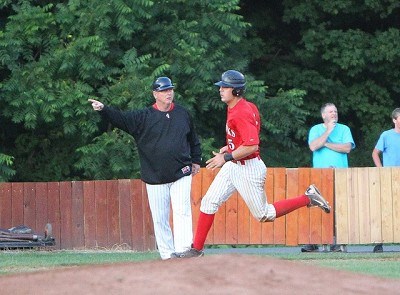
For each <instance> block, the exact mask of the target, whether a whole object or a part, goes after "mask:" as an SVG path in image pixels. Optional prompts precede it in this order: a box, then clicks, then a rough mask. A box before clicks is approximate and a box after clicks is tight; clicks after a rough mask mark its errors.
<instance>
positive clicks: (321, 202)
mask: <svg viewBox="0 0 400 295" xmlns="http://www.w3.org/2000/svg"><path fill="white" fill-rule="evenodd" d="M215 85H216V86H219V94H220V96H221V100H222V101H223V102H224V103H226V104H227V106H228V108H227V111H228V115H227V122H226V146H224V147H222V148H221V149H220V150H219V152H213V155H214V157H213V158H211V159H209V160H208V161H207V162H206V163H207V166H206V168H208V169H216V168H219V167H222V168H221V170H220V171H219V173H218V174H217V176H216V177H215V179H214V181H213V182H212V183H211V185H210V187H209V189H208V191H207V193H206V194H205V196H204V198H203V199H202V201H201V206H200V216H199V220H198V223H197V230H196V235H195V238H194V241H193V245H192V248H191V249H189V250H187V251H185V252H183V253H175V255H174V256H175V257H177V258H190V257H199V256H203V255H204V252H203V248H204V243H205V240H206V238H207V234H208V232H209V230H210V228H211V226H212V223H213V221H214V216H215V213H216V212H217V211H218V208H219V207H220V206H221V204H222V203H224V202H226V201H227V200H228V198H229V197H230V196H231V195H232V193H233V192H234V191H235V190H237V191H238V192H239V194H240V195H241V196H242V198H243V199H244V201H245V203H246V205H247V206H248V208H249V209H250V212H251V214H252V215H253V216H254V217H255V218H256V219H258V220H259V221H260V222H269V221H274V220H275V218H278V217H281V216H283V215H285V214H288V213H289V212H291V211H293V210H296V209H298V208H300V207H304V206H308V207H311V206H318V207H320V208H321V209H322V210H324V211H325V212H326V213H329V212H330V206H329V205H328V203H327V202H326V201H325V199H324V198H323V197H322V196H321V194H320V192H319V191H318V189H317V188H316V187H315V186H314V185H310V186H309V187H308V188H307V190H306V192H305V194H304V195H302V196H298V197H296V198H292V199H286V200H281V201H278V202H275V203H273V204H268V202H267V198H266V195H265V192H264V184H265V179H266V166H265V164H264V162H263V161H262V159H261V158H260V152H259V144H260V140H259V133H260V126H261V123H260V115H259V112H258V109H257V107H256V106H255V105H254V104H253V103H251V102H249V101H247V100H246V99H245V98H244V97H243V95H244V92H245V85H246V81H245V77H244V76H243V74H242V73H240V72H238V71H235V70H228V71H226V72H224V73H223V74H222V77H221V81H219V82H217V83H215Z"/></svg>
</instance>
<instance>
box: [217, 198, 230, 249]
mask: <svg viewBox="0 0 400 295" xmlns="http://www.w3.org/2000/svg"><path fill="white" fill-rule="evenodd" d="M227 202H230V200H229V199H228V201H227ZM225 227H226V202H225V203H223V204H222V205H221V206H220V207H219V209H218V212H217V213H216V214H215V217H214V232H213V235H214V237H213V243H214V244H225V243H226V235H225V234H226V228H225Z"/></svg>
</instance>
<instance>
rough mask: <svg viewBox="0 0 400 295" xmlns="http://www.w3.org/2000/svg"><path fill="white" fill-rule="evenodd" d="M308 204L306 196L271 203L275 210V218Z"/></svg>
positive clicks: (308, 200)
mask: <svg viewBox="0 0 400 295" xmlns="http://www.w3.org/2000/svg"><path fill="white" fill-rule="evenodd" d="M308 204H310V199H309V198H308V197H307V196H306V195H303V196H299V197H296V198H292V199H287V200H281V201H277V202H275V203H273V204H272V205H274V207H275V210H276V218H278V217H281V216H283V215H286V214H288V213H290V212H292V211H293V210H296V209H299V208H301V207H304V206H307V205H308Z"/></svg>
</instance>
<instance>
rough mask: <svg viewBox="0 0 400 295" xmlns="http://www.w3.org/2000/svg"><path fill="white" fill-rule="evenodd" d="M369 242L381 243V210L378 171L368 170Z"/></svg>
mask: <svg viewBox="0 0 400 295" xmlns="http://www.w3.org/2000/svg"><path fill="white" fill-rule="evenodd" d="M368 179H369V208H370V223H371V242H372V243H382V242H383V241H382V213H381V212H382V208H381V192H380V186H381V180H380V169H379V168H376V167H370V168H368Z"/></svg>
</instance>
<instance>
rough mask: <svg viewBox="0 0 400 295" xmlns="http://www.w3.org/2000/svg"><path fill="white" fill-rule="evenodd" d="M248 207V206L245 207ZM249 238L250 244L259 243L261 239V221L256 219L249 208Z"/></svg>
mask: <svg viewBox="0 0 400 295" xmlns="http://www.w3.org/2000/svg"><path fill="white" fill-rule="evenodd" d="M247 208H248V207H247ZM249 223H250V224H249V238H250V244H253V245H254V244H261V241H262V223H261V222H260V221H259V220H258V219H256V218H255V217H254V216H253V215H252V214H251V213H250V210H249Z"/></svg>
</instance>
